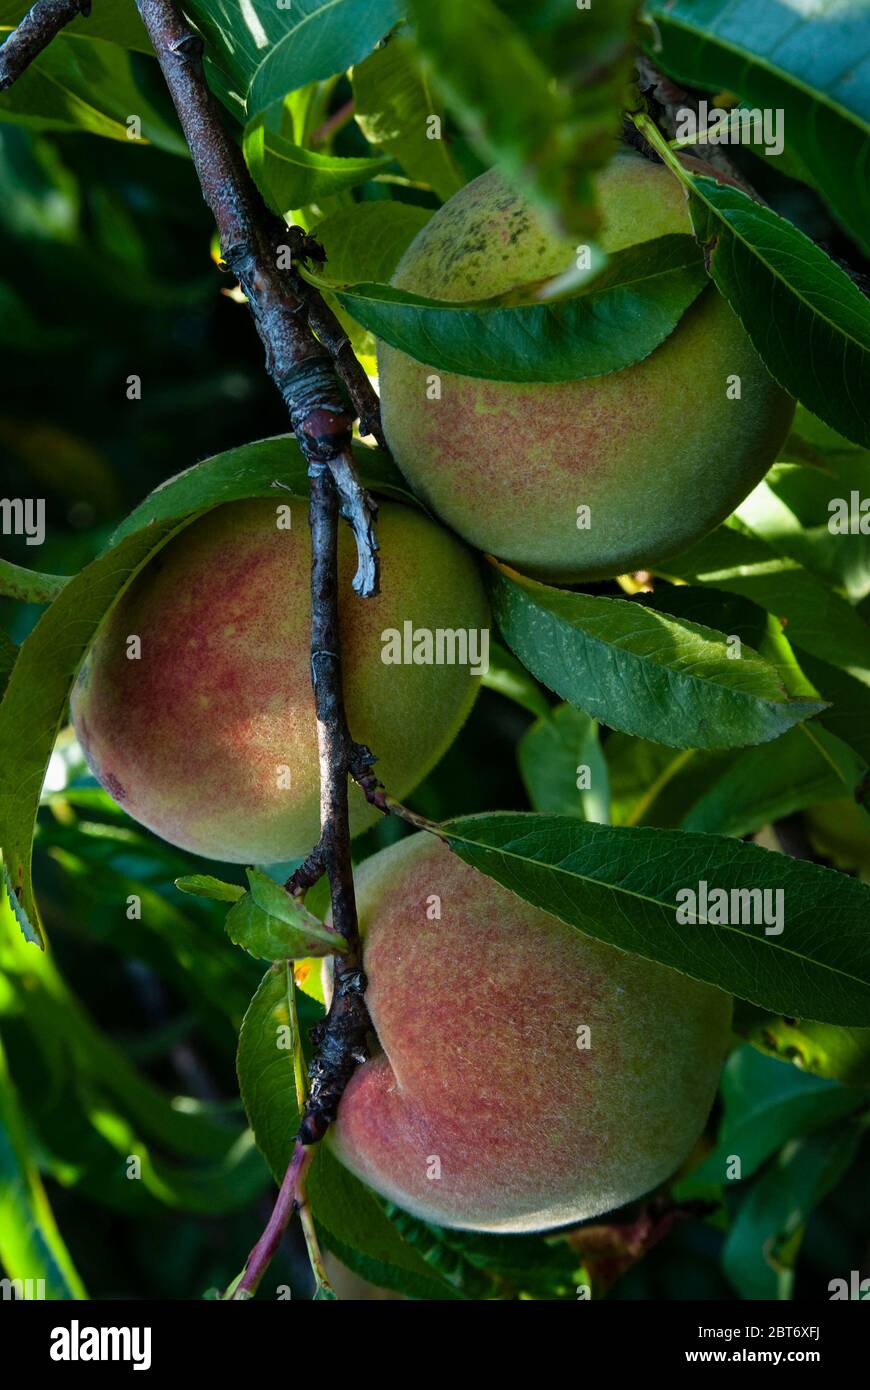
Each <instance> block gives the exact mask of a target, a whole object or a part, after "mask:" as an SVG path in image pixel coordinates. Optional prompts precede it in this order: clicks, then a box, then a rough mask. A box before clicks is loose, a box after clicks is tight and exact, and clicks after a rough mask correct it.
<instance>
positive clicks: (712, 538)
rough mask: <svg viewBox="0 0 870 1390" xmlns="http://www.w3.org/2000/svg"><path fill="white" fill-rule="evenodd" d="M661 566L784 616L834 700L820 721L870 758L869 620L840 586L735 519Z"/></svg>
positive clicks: (818, 682) (814, 676) (806, 667)
mask: <svg viewBox="0 0 870 1390" xmlns="http://www.w3.org/2000/svg"><path fill="white" fill-rule="evenodd" d="M660 573H663V574H666V575H667V576H668V577H669V578H677V579H682V580H684V581H687V582H691V583H694V584H704V585H713V586H715V587H716V588H718V589H727V590H728V591H729V593H735V594H741V595H743V596H745V597H746V598H749V599H751V600H752V601H753V602H754V603H756V604H759V605H760V606H761V607H762V608H766V609H767V611H768V612H769V613H771V614H773V615H774V617H776V618H778V619H779V621H780V622H781V623H782V624H783V627H784V631H785V633H786V634H787V636H788V640H789V642H790V644H791V646H792V647H793V648H794V649H795V652H796V654H797V656H798V659H799V660H800V662H801V667H802V669H803V671H804V674H805V675H806V676H807V677H808V678H809V680H811V681H812V683H813V685H814V686H815V688H816V689H817V690H818V691H819V693H820V694H821V696H822V697H823V698H824V699H827V700H830V701H833V702H834V703H833V707H832V708H831V709H829V710H825V711H823V713H822V714H821V716H820V720H821V722H823V723H824V724H825V726H826V727H827V728H829V729H830V731H831V733H834V734H836V735H837V736H838V737H839V738H841V739H843V741H844V742H845V743H848V744H849V745H850V746H851V747H853V748H855V749H856V750H857V751H858V752H859V753H860V754H861V755H862V756H863V757H864V758H865V760H870V738H868V727H867V724H868V718H870V695H868V689H867V688H868V687H870V627H868V625H867V623H866V622H865V621H864V620H863V618H862V617H861V615H860V614H859V613H858V612H857V611H856V610H855V609H854V608H853V607H852V606H851V605H850V604H848V603H847V602H846V600H845V599H844V598H843V597H842V596H841V595H840V594H837V593H835V592H834V591H833V590H832V589H830V588H829V587H828V585H827V584H825V583H824V582H823V581H822V580H820V579H819V578H818V577H817V576H816V575H814V574H811V573H810V572H809V571H808V570H805V569H803V568H802V567H801V566H800V565H798V564H797V563H796V561H794V560H792V559H790V558H789V557H787V556H785V557H783V556H780V555H777V553H776V551H775V550H773V549H772V548H771V546H769V545H768V544H767V543H766V542H765V541H763V540H762V539H761V538H760V537H758V536H754V535H753V534H752V533H751V531H749V529H748V528H747V527H746V526H745V525H744V524H743V523H740V522H737V521H733V520H732V521H731V522H730V523H729V524H728V525H725V526H720V527H719V528H718V529H717V530H716V531H713V532H712V533H711V534H710V535H709V536H706V537H705V538H704V540H702V541H699V542H698V543H697V544H696V545H693V546H692V547H691V548H690V549H689V550H684V551H683V553H682V554H681V555H677V556H675V557H674V558H673V559H671V560H667V561H666V562H664V563H663V565H662V566H661V567H660ZM807 654H808V655H809V656H810V657H812V658H813V660H812V661H809V660H807Z"/></svg>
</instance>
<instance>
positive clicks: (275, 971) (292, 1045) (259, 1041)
mask: <svg viewBox="0 0 870 1390" xmlns="http://www.w3.org/2000/svg"><path fill="white" fill-rule="evenodd" d="M297 1042H298V1023H297V1019H296V1004H295V998H294V994H293V972H292V967H291V966H290V965H288V964H287V962H286V961H280V962H278V963H276V964H275V965H274V966H273V967H272V968H271V969H270V970H267V971H266V974H265V975H264V976H263V978H262V980H261V981H260V985H259V988H258V990H257V992H256V994H255V995H254V997H253V999H252V1000H251V1003H250V1006H249V1008H248V1011H247V1013H246V1014H245V1017H244V1019H243V1021H242V1026H241V1029H240V1031H239V1047H238V1054H237V1057H236V1070H237V1072H238V1077H239V1089H240V1091H241V1095H242V1102H243V1104H244V1107H245V1113H246V1114H247V1116H248V1121H249V1123H250V1126H251V1129H252V1130H253V1131H254V1138H255V1139H256V1141H257V1147H258V1148H259V1150H260V1152H261V1153H262V1154H263V1156H264V1158H265V1159H266V1162H267V1163H268V1165H269V1168H270V1170H271V1172H272V1176H273V1177H274V1179H275V1181H276V1182H277V1183H279V1184H280V1182H281V1181H282V1179H283V1177H284V1173H285V1172H286V1169H287V1164H288V1163H289V1162H290V1155H291V1153H292V1152H293V1141H294V1138H295V1135H296V1131H297V1129H298V1128H299V1117H300V1113H301V1098H300V1095H299V1092H298V1085H299V1082H300V1077H299V1074H298V1072H297V1066H296V1047H297Z"/></svg>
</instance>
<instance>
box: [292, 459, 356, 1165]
mask: <svg viewBox="0 0 870 1390" xmlns="http://www.w3.org/2000/svg"><path fill="white" fill-rule="evenodd" d="M309 519H310V524H311V550H312V563H311V684H312V688H313V690H314V707H315V711H316V714H317V738H318V753H319V759H320V840H319V842H318V846H317V850H316V853H317V855H318V856H319V857H318V860H317V862H318V863H319V865H320V867H321V869H322V871H324V872H325V873H326V875H327V877H328V879H329V887H330V893H331V898H332V924H333V926H334V927H335V929H336V931H338V932H339V933H340V934H341V935H342V936H343V937H344V939H345V941H346V942H347V947H348V949H347V950H346V951H343V952H342V953H341V955H340V956H336V957H335V959H334V975H333V995H332V1002H331V1004H330V1008H329V1013H328V1014H327V1016H326V1019H325V1021H324V1022H323V1023H322V1024H320V1025H318V1027H317V1029H316V1030H314V1031H312V1035H311V1036H312V1041H313V1042H314V1044H315V1048H316V1051H315V1054H314V1057H313V1058H312V1062H311V1066H310V1068H309V1072H308V1079H309V1083H310V1090H309V1093H308V1100H307V1102H306V1106H305V1110H304V1112H303V1115H302V1122H301V1124H300V1126H299V1138H300V1140H301V1142H302V1143H303V1144H315V1143H317V1141H318V1140H319V1139H321V1138H322V1137H323V1135H324V1134H325V1133H326V1130H327V1129H328V1127H329V1125H330V1124H331V1122H332V1121H333V1120H334V1119H335V1115H336V1112H337V1110H338V1103H339V1101H340V1100H341V1097H342V1094H343V1092H344V1088H345V1086H346V1085H347V1083H348V1081H349V1080H350V1077H351V1075H352V1073H353V1070H354V1068H355V1067H356V1066H357V1064H358V1063H359V1062H363V1061H365V1059H366V1057H367V1055H368V1053H367V1050H366V1036H367V1034H368V1031H369V1029H370V1027H371V1023H370V1020H369V1015H368V1009H367V1008H366V1004H365V987H366V979H365V975H364V974H363V970H362V962H361V952H360V942H359V930H358V924H357V915H356V898H355V894H354V886H353V870H352V867H351V858H350V820H349V815H348V805H347V779H348V775H349V773H350V771H351V762H352V760H353V758H354V756H355V754H356V752H357V750H358V745H356V744H354V742H353V740H352V739H351V736H350V733H349V731H348V727H347V717H346V715H345V711H344V696H343V694H342V682H341V638H340V632H339V621H338V513H337V502H336V490H335V487H334V485H333V482H332V478H331V477H330V475H329V474H328V473H327V471H326V469H325V468H323V467H320V468H315V469H313V470H312V473H311V501H310V506H309ZM369 756H370V755H369Z"/></svg>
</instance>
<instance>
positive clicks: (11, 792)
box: [0, 436, 410, 929]
mask: <svg viewBox="0 0 870 1390" xmlns="http://www.w3.org/2000/svg"><path fill="white" fill-rule="evenodd" d="M356 457H357V461H358V463H359V464H360V465H361V468H360V471H361V474H362V477H363V481H364V482H365V484H366V485H367V486H371V487H372V488H374V489H376V490H382V491H385V492H387V493H388V494H389V495H391V496H394V495H397V496H399V497H400V498H401V499H402V500H409V499H410V493H408V491H407V489H406V487H405V486H404V484H403V483H401V482H399V483H396V481H395V479H396V478H397V474H396V471H395V469H394V468H393V466H392V464H390V463H389V462H388V461H386V460H385V456H384V455H382V454H379V453H378V452H377V451H375V450H367V449H360V450H358V451H357V454H356ZM276 482H280V483H283V484H284V485H285V487H286V488H288V489H289V490H290V491H291V492H294V493H295V495H296V496H303V497H304V496H305V495H306V494H307V486H308V482H307V470H306V465H305V461H304V459H303V458H302V455H301V453H300V451H299V447H298V445H297V444H296V441H295V440H294V439H292V438H290V437H288V436H279V437H278V438H275V439H266V440H260V441H258V442H257V443H254V444H248V445H244V446H243V447H242V448H240V449H231V450H229V451H228V452H227V453H224V454H219V455H217V456H216V457H215V458H213V459H206V460H205V462H203V463H199V464H196V465H194V467H193V468H188V469H187V470H186V471H185V472H184V473H179V474H178V475H177V476H176V477H175V478H171V479H169V480H168V481H167V482H165V483H163V484H162V485H161V486H160V487H158V488H157V489H156V490H155V491H154V492H153V493H151V495H150V496H149V497H147V498H146V499H145V501H144V502H142V503H140V505H139V506H138V507H136V508H134V510H133V511H132V512H131V514H130V515H129V516H128V517H127V518H126V520H125V521H123V522H122V523H121V525H120V526H119V527H118V529H117V530H116V532H115V534H114V536H113V537H112V541H111V543H110V548H109V549H108V550H107V551H106V552H104V553H103V554H102V555H101V556H99V557H98V559H96V560H94V561H92V562H91V564H89V565H87V566H86V567H85V568H84V569H83V570H82V571H81V573H80V574H77V575H76V576H75V578H73V579H70V580H69V582H68V583H67V584H66V585H65V586H64V588H63V589H62V590H61V592H60V594H59V595H58V597H57V598H56V600H55V602H54V603H52V605H51V607H50V608H48V609H47V611H46V612H45V613H44V614H43V616H42V618H41V619H40V621H39V623H38V624H37V625H36V627H35V628H34V629H33V631H32V632H31V634H30V635H29V636H28V637H27V639H26V640H25V641H24V642H23V643H22V645H21V648H20V650H19V654H18V659H17V661H16V663H15V667H14V670H13V672H12V674H11V676H10V678H9V683H8V686H7V688H6V692H5V694H4V696H3V702H2V704H0V848H2V850H3V854H4V857H5V863H6V868H7V870H8V873H9V877H10V879H11V881H12V886H13V889H14V892H15V896H16V900H17V906H18V910H20V911H22V912H23V913H25V914H26V915H27V918H29V920H30V921H31V922H32V923H33V926H34V929H36V928H37V927H38V922H39V916H38V909H37V906H36V901H35V899H34V896H33V885H32V880H31V869H30V861H31V851H32V841H33V824H34V819H35V816H36V810H37V807H38V805H39V795H40V790H41V788H42V783H43V780H44V777H45V770H46V767H47V766H48V760H49V758H50V756H51V750H52V748H53V746H54V741H55V739H56V737H57V733H58V730H59V728H60V725H61V722H62V720H63V718H64V716H65V713H66V706H67V700H68V697H69V692H70V690H71V689H72V686H73V683H74V681H75V677H76V675H77V673H78V669H79V666H80V665H81V663H82V660H83V659H84V656H85V653H86V652H87V649H88V647H89V646H90V643H91V641H92V639H93V637H94V635H95V633H96V631H97V628H98V627H99V625H100V623H101V622H102V620H103V618H104V617H105V616H106V614H107V613H108V612H109V611H110V609H111V608H112V606H113V605H114V604H115V603H116V602H117V600H118V599H119V598H120V597H121V594H122V593H123V592H124V591H125V589H126V588H127V586H128V585H129V584H130V583H131V582H132V581H133V579H134V578H135V577H136V575H137V574H138V573H139V571H140V569H142V567H143V566H144V565H146V564H147V563H148V561H149V560H150V559H151V558H152V557H153V556H154V555H155V554H156V553H157V551H158V550H160V549H161V547H162V546H163V545H165V544H166V543H167V541H169V540H170V539H171V538H172V536H174V535H175V534H176V533H177V532H178V531H179V530H180V529H181V528H182V527H183V526H184V525H185V524H186V523H187V522H189V521H192V520H193V519H194V517H196V516H198V515H200V514H201V513H202V512H204V511H207V510H208V509H209V508H211V507H214V506H218V505H219V504H221V503H223V502H230V501H235V500H237V499H239V498H244V497H268V496H273V497H275V499H276V503H277V502H279V501H280V499H281V496H282V493H281V489H280V488H276V487H275V484H276Z"/></svg>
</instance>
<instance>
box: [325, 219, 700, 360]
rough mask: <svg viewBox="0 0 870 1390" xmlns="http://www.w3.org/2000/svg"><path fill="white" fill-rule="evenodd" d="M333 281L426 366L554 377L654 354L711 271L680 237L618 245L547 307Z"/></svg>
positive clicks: (382, 334) (343, 296)
mask: <svg viewBox="0 0 870 1390" xmlns="http://www.w3.org/2000/svg"><path fill="white" fill-rule="evenodd" d="M310 278H311V279H312V280H313V281H314V283H315V284H320V283H323V281H322V279H321V277H314V276H312V277H310ZM326 284H327V288H329V289H331V290H332V292H333V293H334V294H335V295H336V297H337V299H338V300H339V302H340V303H341V304H342V305H343V306H344V308H345V309H346V310H347V311H348V313H349V314H352V315H353V317H354V318H355V319H356V320H357V321H358V322H359V323H361V324H362V325H363V327H365V328H368V329H369V330H370V331H371V332H372V333H374V334H376V336H377V337H379V338H382V339H383V340H384V342H387V343H389V344H390V345H391V346H392V347H395V348H400V349H401V350H402V351H403V352H407V353H408V354H409V355H410V356H411V357H415V358H416V359H417V360H418V361H420V362H425V363H426V364H427V365H428V366H432V367H437V368H440V369H441V370H443V371H447V372H457V373H459V374H460V375H462V376H471V377H482V378H485V379H486V380H490V381H546V382H557V381H576V380H579V379H582V378H585V377H593V376H602V375H604V374H606V373H607V372H616V371H621V370H622V369H623V368H624V367H630V366H631V365H632V364H633V363H635V362H639V361H641V360H642V359H643V358H644V357H648V356H649V354H650V353H651V352H653V351H655V349H656V348H657V347H659V346H660V344H661V343H663V342H664V340H665V338H667V337H668V335H669V334H670V333H672V332H673V330H674V329H675V328H676V326H677V324H678V323H679V321H680V319H681V317H682V315H683V314H684V313H685V311H686V309H687V308H688V307H689V305H690V304H691V303H692V302H693V301H694V300H695V299H696V298H697V296H698V295H699V294H700V292H701V290H702V289H703V288H704V285H705V284H706V276H705V274H704V269H703V264H702V261H701V258H700V253H699V251H698V248H697V246H696V245H695V243H694V242H693V241H692V238H691V237H686V236H682V235H680V234H674V235H672V236H666V237H659V238H657V239H654V240H653V241H645V242H642V243H640V244H639V245H637V246H631V247H628V248H626V250H624V251H618V252H617V253H616V254H615V255H613V256H612V257H611V258H610V261H609V262H608V264H607V266H606V268H605V269H604V271H603V272H602V273H601V274H600V275H598V276H596V277H595V278H594V279H593V280H592V281H591V282H590V284H589V286H588V288H587V289H585V290H584V292H583V293H582V294H579V295H575V296H573V297H572V298H569V299H556V300H552V301H551V302H549V303H545V304H541V303H525V304H510V305H507V306H505V305H504V303H503V302H501V301H499V300H488V301H481V302H480V303H469V302H468V301H448V300H439V299H427V298H425V297H424V296H422V295H417V294H412V293H410V291H408V290H400V289H396V288H395V287H394V286H392V285H375V284H366V283H363V284H359V285H351V286H349V287H339V286H337V285H335V284H332V282H331V281H327V282H326Z"/></svg>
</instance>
